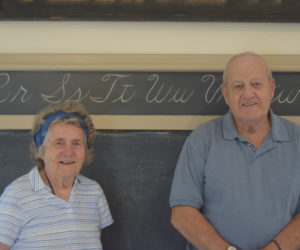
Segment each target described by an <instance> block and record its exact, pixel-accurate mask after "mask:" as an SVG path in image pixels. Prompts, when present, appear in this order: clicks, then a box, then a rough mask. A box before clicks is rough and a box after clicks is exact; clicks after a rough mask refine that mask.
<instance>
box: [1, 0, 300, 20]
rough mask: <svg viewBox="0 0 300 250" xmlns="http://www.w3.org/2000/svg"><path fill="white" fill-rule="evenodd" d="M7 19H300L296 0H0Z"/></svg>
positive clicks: (3, 14) (3, 16)
mask: <svg viewBox="0 0 300 250" xmlns="http://www.w3.org/2000/svg"><path fill="white" fill-rule="evenodd" d="M0 19H4V20H55V21H56V20H118V21H124V20H125V21H232V22H236V21H238V22H241V21H244V22H300V4H299V3H298V1H297V0H284V1H282V0H267V1H266V0H263V1H261V0H215V1H212V0H176V1H174V0H156V1H154V0H110V1H107V0H103V1H102V0H98V1H90V0H76V1H72V0H67V1H66V0H65V1H64V0H39V1H36V0H0Z"/></svg>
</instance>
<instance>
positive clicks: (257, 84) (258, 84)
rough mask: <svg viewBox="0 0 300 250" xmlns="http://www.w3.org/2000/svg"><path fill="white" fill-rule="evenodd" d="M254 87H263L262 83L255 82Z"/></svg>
mask: <svg viewBox="0 0 300 250" xmlns="http://www.w3.org/2000/svg"><path fill="white" fill-rule="evenodd" d="M253 85H254V86H255V87H259V86H260V85H261V82H254V83H253Z"/></svg>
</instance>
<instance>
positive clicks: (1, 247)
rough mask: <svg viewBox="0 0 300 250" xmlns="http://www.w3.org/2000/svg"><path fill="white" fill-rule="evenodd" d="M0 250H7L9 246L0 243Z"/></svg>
mask: <svg viewBox="0 0 300 250" xmlns="http://www.w3.org/2000/svg"><path fill="white" fill-rule="evenodd" d="M0 250H9V246H8V245H6V244H4V243H1V242H0Z"/></svg>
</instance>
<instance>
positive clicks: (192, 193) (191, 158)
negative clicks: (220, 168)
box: [169, 133, 205, 209]
mask: <svg viewBox="0 0 300 250" xmlns="http://www.w3.org/2000/svg"><path fill="white" fill-rule="evenodd" d="M204 151H205V150H204V143H203V142H202V139H201V136H200V137H199V134H195V133H192V134H191V135H190V136H189V137H188V138H187V140H186V141H185V144H184V146H183V148H182V151H181V153H180V156H179V159H178V162H177V165H176V169H175V172H174V176H173V182H172V186H171V193H170V199H169V202H170V206H171V207H173V206H180V205H181V206H192V207H195V208H197V209H200V208H201V207H202V205H203V186H204V165H205V157H204V155H205V153H204Z"/></svg>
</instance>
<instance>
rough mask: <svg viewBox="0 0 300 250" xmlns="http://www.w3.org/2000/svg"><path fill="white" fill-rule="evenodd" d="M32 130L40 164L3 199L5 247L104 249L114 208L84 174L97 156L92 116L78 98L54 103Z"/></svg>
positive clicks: (0, 217)
mask: <svg viewBox="0 0 300 250" xmlns="http://www.w3.org/2000/svg"><path fill="white" fill-rule="evenodd" d="M32 134H33V141H32V143H31V147H30V149H31V154H32V159H33V161H34V162H35V163H36V167H34V168H33V169H32V170H31V171H30V172H29V173H27V174H26V175H24V176H22V177H20V178H18V179H17V180H15V181H14V182H13V183H11V184H10V185H9V186H8V187H6V189H5V191H4V192H3V194H2V195H1V198H0V249H1V250H2V249H23V250H24V249H43V250H44V249H51V250H53V249H60V250H61V249H102V245H101V241H100V234H101V230H102V229H103V228H105V227H107V226H108V225H110V224H111V223H112V222H113V220H112V217H111V214H110V210H109V207H108V205H107V201H106V198H105V195H104V193H103V191H102V189H101V187H100V186H99V184H97V183H96V182H95V181H93V180H90V179H88V178H87V177H84V176H83V175H81V174H79V173H80V170H81V169H82V167H83V166H86V165H87V164H88V163H90V162H91V160H92V158H93V149H94V138H95V135H96V132H95V129H94V126H93V123H92V120H91V118H90V117H89V116H88V114H87V113H86V111H85V109H84V108H83V106H82V105H80V104H79V103H76V102H68V103H65V104H63V105H57V106H51V107H48V108H46V109H45V110H42V111H41V112H40V113H39V114H38V115H37V117H36V120H35V123H34V126H33V129H32Z"/></svg>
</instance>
